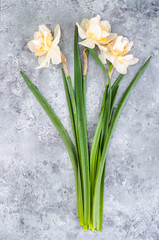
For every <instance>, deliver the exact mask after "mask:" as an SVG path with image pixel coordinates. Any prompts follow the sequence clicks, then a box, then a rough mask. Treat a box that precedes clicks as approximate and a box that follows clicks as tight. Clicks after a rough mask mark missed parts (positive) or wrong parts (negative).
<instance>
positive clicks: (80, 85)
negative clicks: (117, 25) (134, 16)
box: [21, 15, 151, 231]
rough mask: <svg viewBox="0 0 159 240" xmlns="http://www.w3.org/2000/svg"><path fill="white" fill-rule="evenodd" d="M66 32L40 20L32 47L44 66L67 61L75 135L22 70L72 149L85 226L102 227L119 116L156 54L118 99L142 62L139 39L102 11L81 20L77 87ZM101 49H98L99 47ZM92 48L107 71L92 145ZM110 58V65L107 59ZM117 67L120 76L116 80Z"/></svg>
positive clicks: (64, 71)
mask: <svg viewBox="0 0 159 240" xmlns="http://www.w3.org/2000/svg"><path fill="white" fill-rule="evenodd" d="M78 34H79V36H80V38H81V39H82V41H81V42H79V44H81V45H83V46H84V47H85V48H84V51H83V68H82V64H81V59H80V53H79V48H78ZM60 37H61V31H60V26H59V25H56V27H55V29H54V33H53V34H52V33H51V31H50V30H49V29H48V28H47V27H46V26H45V25H40V26H39V31H37V32H35V34H34V40H32V41H30V42H29V43H28V47H29V49H30V50H31V51H32V52H34V53H35V56H37V57H38V62H39V65H40V66H39V67H38V68H42V67H49V65H50V62H52V63H53V64H59V63H62V65H63V68H62V78H63V84H64V88H65V93H66V99H67V104H68V110H69V114H70V121H71V126H72V132H73V136H74V141H72V140H71V138H70V136H69V134H68V133H67V131H66V129H65V127H64V126H63V124H62V123H61V121H60V120H59V118H58V116H57V115H56V113H55V112H54V111H53V109H52V108H51V106H50V105H49V104H48V102H47V101H46V99H45V98H44V97H43V96H42V94H41V93H40V92H39V90H38V89H37V87H36V86H35V85H34V84H33V83H32V82H31V81H30V80H29V79H28V78H27V76H26V75H25V74H24V73H23V72H21V74H22V76H23V78H24V80H25V82H26V83H27V85H28V87H29V89H30V90H31V92H32V93H33V94H34V96H35V97H36V99H37V100H38V102H39V103H40V105H41V106H42V108H43V109H44V111H45V112H46V114H47V115H48V117H49V118H50V120H51V121H52V123H53V124H54V126H55V127H56V129H57V131H58V132H59V134H60V136H61V138H62V140H63V142H64V144H65V146H66V149H67V151H68V154H69V157H70V160H71V163H72V167H73V170H74V176H75V185H76V195H77V216H78V218H79V223H80V225H82V226H83V229H84V230H87V229H90V230H91V231H94V230H98V231H102V219H103V198H104V177H105V167H106V154H107V150H108V146H109V142H110V139H111V136H112V134H113V131H114V128H115V125H116V122H117V120H118V117H119V115H120V113H121V110H122V109H123V107H124V104H125V102H126V101H127V99H128V97H129V95H130V93H131V91H132V89H133V88H134V86H135V84H136V83H137V81H138V80H139V78H140V77H141V75H142V73H143V72H144V70H145V68H146V67H147V65H148V63H149V61H150V58H151V57H150V58H149V59H148V60H147V61H146V62H145V64H144V65H143V66H142V67H141V68H140V70H139V71H138V73H137V74H136V75H135V77H134V78H133V80H132V81H131V83H130V84H129V86H128V87H127V89H126V91H125V92H124V94H123V96H122V97H121V99H120V101H119V103H118V105H117V107H116V108H114V102H115V99H116V95H117V92H118V88H119V85H120V83H121V81H122V79H123V76H124V74H126V73H127V68H128V66H129V65H133V64H135V63H137V62H138V59H137V58H134V57H133V55H132V54H128V52H129V51H130V50H131V47H132V45H133V43H132V42H129V40H128V39H127V38H126V37H123V36H118V35H117V34H116V33H111V26H110V24H109V22H108V21H101V20H100V16H99V15H97V16H96V17H94V18H91V19H87V18H84V19H83V20H82V22H81V24H80V25H79V24H78V23H77V24H76V26H75V35H74V88H73V84H72V80H71V76H70V75H69V72H68V68H67V62H66V58H65V56H64V54H63V53H62V52H61V50H60V48H59V46H58V44H59V41H60ZM94 49H97V52H96V51H95V50H94ZM88 53H90V54H91V56H92V57H93V59H94V60H95V61H96V63H97V65H98V66H99V67H100V68H101V70H102V71H103V72H104V74H105V76H106V79H107V80H106V84H105V91H104V95H103V100H102V104H101V110H100V115H99V121H98V124H97V127H96V130H95V134H94V138H93V142H92V146H91V150H90V151H89V148H88V139H87V114H86V78H87V61H88ZM105 64H106V65H105ZM114 69H116V70H117V72H119V76H118V77H117V79H116V80H114V83H113V84H111V76H112V73H113V71H114Z"/></svg>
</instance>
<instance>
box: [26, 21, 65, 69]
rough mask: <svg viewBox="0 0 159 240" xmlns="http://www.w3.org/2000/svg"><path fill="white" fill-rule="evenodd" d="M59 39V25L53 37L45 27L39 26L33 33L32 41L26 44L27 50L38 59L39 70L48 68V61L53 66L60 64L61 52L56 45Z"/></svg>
mask: <svg viewBox="0 0 159 240" xmlns="http://www.w3.org/2000/svg"><path fill="white" fill-rule="evenodd" d="M60 37H61V30H60V25H59V24H57V25H56V26H55V29H54V36H52V34H51V31H50V30H49V29H48V28H47V27H46V26H45V25H39V31H37V32H35V33H34V39H33V40H31V41H29V42H28V48H29V49H30V51H31V52H34V53H35V56H37V57H38V62H39V65H40V66H39V67H38V69H39V68H42V67H49V65H50V61H51V62H52V63H53V64H59V63H60V62H61V52H60V48H59V47H58V43H59V41H60Z"/></svg>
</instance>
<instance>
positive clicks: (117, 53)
mask: <svg viewBox="0 0 159 240" xmlns="http://www.w3.org/2000/svg"><path fill="white" fill-rule="evenodd" d="M108 48H109V50H110V51H111V53H112V54H113V55H114V56H115V57H119V56H123V55H125V54H126V53H127V52H128V47H127V45H125V46H124V48H123V51H120V50H119V49H113V46H112V45H111V44H110V43H108Z"/></svg>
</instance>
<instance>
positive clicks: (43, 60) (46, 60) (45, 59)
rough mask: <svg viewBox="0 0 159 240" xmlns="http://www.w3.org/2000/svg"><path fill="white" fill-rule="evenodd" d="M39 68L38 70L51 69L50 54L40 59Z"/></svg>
mask: <svg viewBox="0 0 159 240" xmlns="http://www.w3.org/2000/svg"><path fill="white" fill-rule="evenodd" d="M38 62H39V65H40V66H39V67H37V69H40V68H43V67H45V68H46V67H49V65H50V57H49V54H48V53H47V54H45V55H43V56H40V57H38Z"/></svg>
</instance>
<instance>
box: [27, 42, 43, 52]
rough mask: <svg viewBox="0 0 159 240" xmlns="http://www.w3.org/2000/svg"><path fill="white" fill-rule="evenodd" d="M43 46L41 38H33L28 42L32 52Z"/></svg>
mask: <svg viewBox="0 0 159 240" xmlns="http://www.w3.org/2000/svg"><path fill="white" fill-rule="evenodd" d="M40 47H41V41H40V40H31V41H30V42H28V48H29V49H30V51H31V52H36V51H37V50H38V49H39V48H40Z"/></svg>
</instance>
